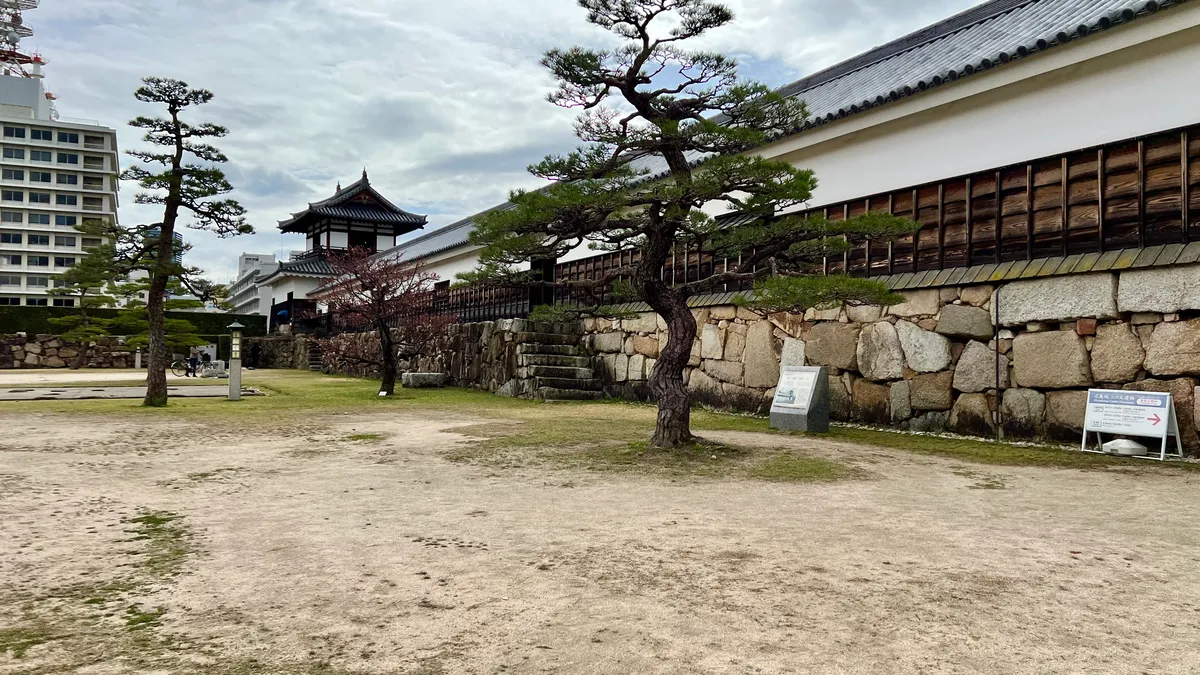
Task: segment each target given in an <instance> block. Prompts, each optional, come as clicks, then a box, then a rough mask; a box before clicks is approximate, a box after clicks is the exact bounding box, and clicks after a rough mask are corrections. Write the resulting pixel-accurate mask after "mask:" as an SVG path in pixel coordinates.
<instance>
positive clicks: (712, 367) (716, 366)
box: [703, 360, 744, 385]
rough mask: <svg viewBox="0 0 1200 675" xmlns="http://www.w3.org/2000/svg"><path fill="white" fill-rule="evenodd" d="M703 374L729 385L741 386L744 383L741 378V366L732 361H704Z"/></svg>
mask: <svg viewBox="0 0 1200 675" xmlns="http://www.w3.org/2000/svg"><path fill="white" fill-rule="evenodd" d="M703 368H704V372H706V373H708V374H709V375H711V376H712V377H714V378H716V379H718V380H720V381H722V382H728V383H729V384H737V385H741V384H742V382H743V381H744V379H743V377H742V364H740V363H737V362H734V361H710V360H705V361H704V366H703Z"/></svg>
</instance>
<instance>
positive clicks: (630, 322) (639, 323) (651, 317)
mask: <svg viewBox="0 0 1200 675" xmlns="http://www.w3.org/2000/svg"><path fill="white" fill-rule="evenodd" d="M621 328H622V329H623V330H625V331H627V332H629V333H653V332H655V331H657V330H658V314H655V313H654V312H642V313H641V314H638V315H637V317H636V318H630V319H622V320H621Z"/></svg>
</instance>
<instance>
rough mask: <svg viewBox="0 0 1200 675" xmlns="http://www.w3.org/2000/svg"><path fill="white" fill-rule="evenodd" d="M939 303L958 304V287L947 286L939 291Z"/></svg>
mask: <svg viewBox="0 0 1200 675" xmlns="http://www.w3.org/2000/svg"><path fill="white" fill-rule="evenodd" d="M938 301H939V302H941V303H942V304H943V305H949V304H950V303H952V302H958V286H946V287H945V288H939V289H938Z"/></svg>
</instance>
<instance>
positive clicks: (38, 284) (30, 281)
mask: <svg viewBox="0 0 1200 675" xmlns="http://www.w3.org/2000/svg"><path fill="white" fill-rule="evenodd" d="M25 286H26V287H27V288H50V277H25Z"/></svg>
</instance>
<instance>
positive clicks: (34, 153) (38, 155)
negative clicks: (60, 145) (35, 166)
mask: <svg viewBox="0 0 1200 675" xmlns="http://www.w3.org/2000/svg"><path fill="white" fill-rule="evenodd" d="M6 152H7V151H6ZM4 156H5V157H7V156H8V155H7V154H5V155H4ZM21 159H24V157H21ZM29 159H31V160H32V161H35V162H53V161H54V153H53V152H50V151H49V150H30V151H29Z"/></svg>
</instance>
